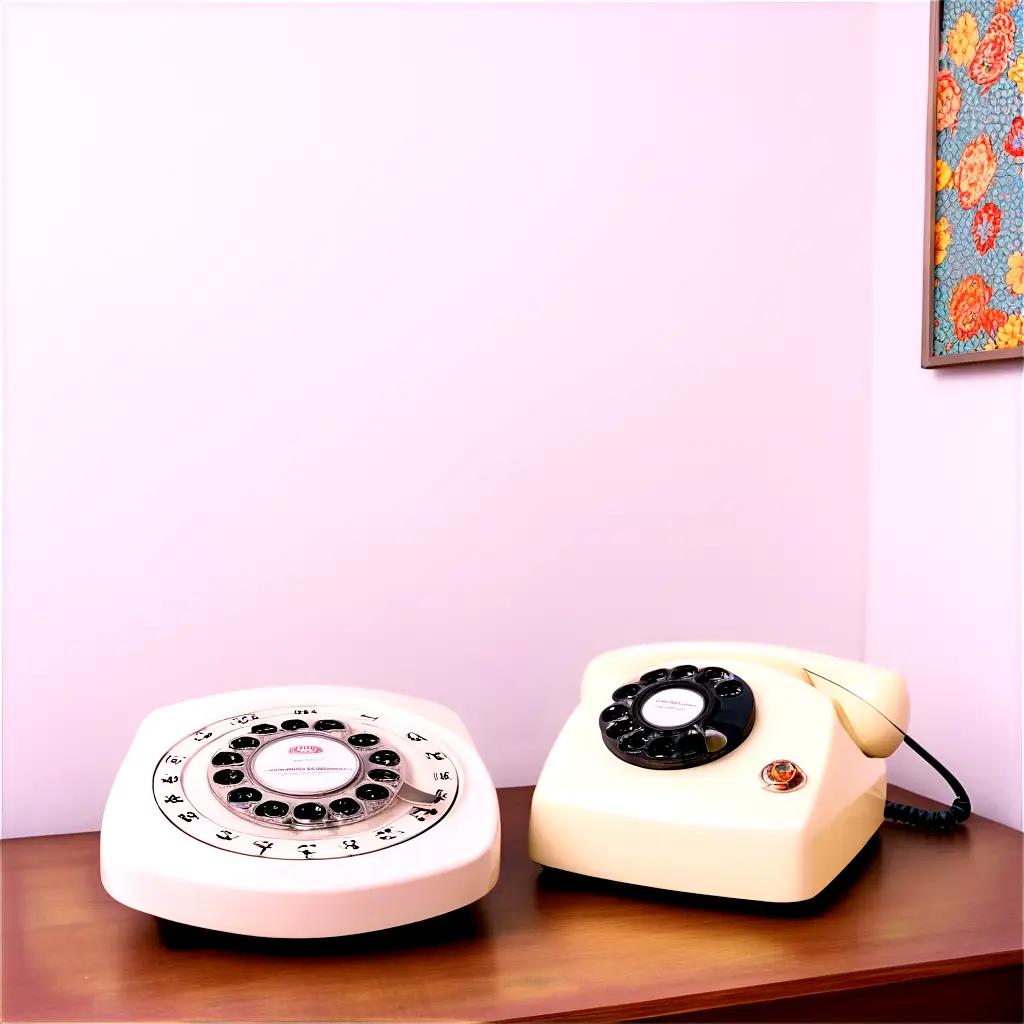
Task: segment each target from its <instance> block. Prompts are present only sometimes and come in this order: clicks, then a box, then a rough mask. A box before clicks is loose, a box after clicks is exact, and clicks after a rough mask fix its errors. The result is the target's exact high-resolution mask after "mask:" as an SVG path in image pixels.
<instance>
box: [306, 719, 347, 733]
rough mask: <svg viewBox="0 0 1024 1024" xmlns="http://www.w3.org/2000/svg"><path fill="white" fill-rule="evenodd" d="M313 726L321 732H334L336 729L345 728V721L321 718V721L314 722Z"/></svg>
mask: <svg viewBox="0 0 1024 1024" xmlns="http://www.w3.org/2000/svg"><path fill="white" fill-rule="evenodd" d="M313 728H314V729H318V730H319V731H320V732H333V731H334V730H335V729H344V728H345V723H344V722H339V721H338V720H337V719H336V718H321V719H320V721H319V722H314V723H313Z"/></svg>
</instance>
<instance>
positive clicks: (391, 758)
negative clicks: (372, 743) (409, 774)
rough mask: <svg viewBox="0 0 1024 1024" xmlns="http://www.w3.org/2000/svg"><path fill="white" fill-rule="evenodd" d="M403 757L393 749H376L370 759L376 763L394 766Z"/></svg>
mask: <svg viewBox="0 0 1024 1024" xmlns="http://www.w3.org/2000/svg"><path fill="white" fill-rule="evenodd" d="M401 760H402V759H401V758H400V757H399V756H398V755H397V754H396V753H395V752H394V751H393V750H375V751H374V752H373V753H372V754H371V755H370V761H372V762H373V763H374V764H384V765H387V766H388V767H394V766H395V765H396V764H398V762H399V761H401Z"/></svg>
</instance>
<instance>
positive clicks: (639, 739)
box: [619, 730, 654, 750]
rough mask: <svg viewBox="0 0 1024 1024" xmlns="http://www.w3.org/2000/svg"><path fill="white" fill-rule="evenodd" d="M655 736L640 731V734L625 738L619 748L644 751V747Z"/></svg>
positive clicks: (632, 734) (636, 733)
mask: <svg viewBox="0 0 1024 1024" xmlns="http://www.w3.org/2000/svg"><path fill="white" fill-rule="evenodd" d="M653 735H654V733H650V732H645V731H644V730H640V731H639V732H634V733H631V734H630V735H629V736H625V737H623V739H622V742H621V743H620V744H619V746H620V747H622V749H623V750H643V748H644V745H645V744H646V743H647V741H648V740H649V739H650V738H651V737H652V736H653Z"/></svg>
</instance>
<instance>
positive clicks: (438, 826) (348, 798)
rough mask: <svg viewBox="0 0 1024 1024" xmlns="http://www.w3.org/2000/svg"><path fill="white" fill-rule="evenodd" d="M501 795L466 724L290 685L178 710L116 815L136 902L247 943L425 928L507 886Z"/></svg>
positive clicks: (405, 702) (117, 787)
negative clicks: (500, 883)
mask: <svg viewBox="0 0 1024 1024" xmlns="http://www.w3.org/2000/svg"><path fill="white" fill-rule="evenodd" d="M499 831H500V829H499V820H498V804H497V797H496V794H495V790H494V786H493V784H492V782H491V779H490V777H489V775H488V773H487V769H486V768H485V767H484V764H483V761H482V760H481V759H480V755H479V754H478V753H477V751H476V749H475V747H474V746H473V743H472V741H471V739H470V737H469V733H468V732H467V731H466V727H465V726H464V725H463V723H462V722H461V720H460V719H459V718H458V717H457V716H456V715H455V714H454V713H453V712H451V711H449V710H448V709H447V708H444V707H442V706H440V705H438V704H433V703H430V702H428V701H425V700H420V699H416V698H412V697H403V696H399V695H397V694H393V693H385V692H382V691H378V690H369V689H357V688H348V687H336V686H288V687H275V688H268V689H257V690H245V691H239V692H235V693H225V694H220V695H218V696H213V697H204V698H200V699H198V700H190V701H186V702H184V703H181V704H175V705H172V706H170V707H164V708H160V709H159V710H157V711H154V712H153V713H152V714H150V715H149V716H148V717H147V718H146V719H145V720H144V721H143V723H142V725H141V726H140V727H139V730H138V732H137V734H136V736H135V739H134V741H133V743H132V745H131V748H130V750H129V751H128V754H127V756H126V757H125V760H124V763H123V764H122V766H121V768H120V771H119V772H118V774H117V777H116V779H115V781H114V785H113V788H112V790H111V793H110V797H109V799H108V801H107V806H106V810H105V811H104V815H103V826H102V833H101V872H102V879H103V885H104V887H105V888H106V890H107V892H108V893H109V894H110V895H111V896H113V897H114V899H116V900H119V901H120V902H121V903H124V904H126V905H127V906H129V907H134V908H135V909H137V910H141V911H144V912H145V913H148V914H153V915H156V916H158V917H162V918H165V919H167V920H171V921H178V922H183V923H186V924H190V925H196V926H200V927H205V928H212V929H218V930H221V931H229V932H237V933H241V934H247V935H259V936H271V937H283V938H313V937H323V936H335V935H348V934H354V933H359V932H366V931H374V930H376V929H380V928H388V927H392V926H395V925H400V924H406V923H408V922H412V921H419V920H423V919H425V918H429V917H433V916H435V915H438V914H443V913H446V912H447V911H450V910H454V909H456V908H458V907H462V906H465V905H467V904H469V903H472V902H473V901H475V900H477V899H479V898H480V897H482V896H483V895H485V894H486V893H487V892H488V891H489V890H490V889H491V888H492V887H493V885H494V883H495V882H496V880H497V877H498V858H499Z"/></svg>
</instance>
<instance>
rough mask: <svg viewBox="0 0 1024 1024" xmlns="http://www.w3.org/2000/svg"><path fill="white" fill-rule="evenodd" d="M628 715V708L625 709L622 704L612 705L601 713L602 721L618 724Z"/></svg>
mask: <svg viewBox="0 0 1024 1024" xmlns="http://www.w3.org/2000/svg"><path fill="white" fill-rule="evenodd" d="M628 714H629V709H628V708H624V707H623V706H622V705H621V704H612V705H610V706H609V707H606V708H605V709H604V711H602V712H601V721H602V722H616V721H618V720H619V719H620V718H625V717H626V715H628Z"/></svg>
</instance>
